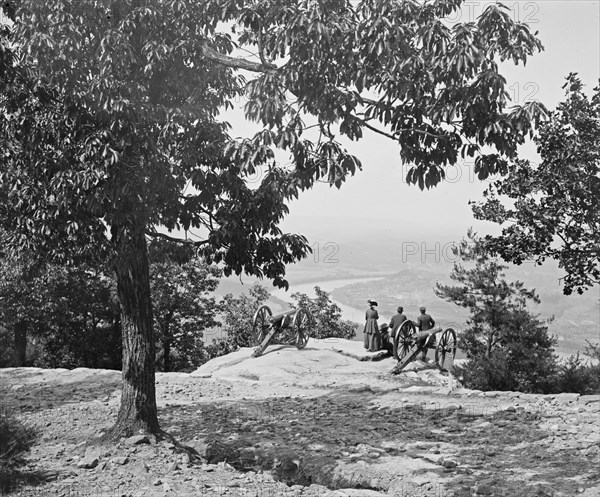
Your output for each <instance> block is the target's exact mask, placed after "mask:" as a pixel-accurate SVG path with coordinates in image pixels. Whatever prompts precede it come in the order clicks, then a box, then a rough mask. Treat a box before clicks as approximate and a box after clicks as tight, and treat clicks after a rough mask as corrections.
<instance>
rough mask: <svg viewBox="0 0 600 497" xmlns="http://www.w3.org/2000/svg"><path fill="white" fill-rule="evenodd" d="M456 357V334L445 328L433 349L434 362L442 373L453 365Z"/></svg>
mask: <svg viewBox="0 0 600 497" xmlns="http://www.w3.org/2000/svg"><path fill="white" fill-rule="evenodd" d="M455 356H456V332H455V331H454V330H453V329H452V328H446V329H445V330H444V331H443V332H442V333H441V334H440V336H439V338H438V341H437V347H436V348H435V362H436V364H437V365H438V367H439V368H440V369H441V370H442V371H446V370H447V369H448V367H452V365H453V364H454V357H455Z"/></svg>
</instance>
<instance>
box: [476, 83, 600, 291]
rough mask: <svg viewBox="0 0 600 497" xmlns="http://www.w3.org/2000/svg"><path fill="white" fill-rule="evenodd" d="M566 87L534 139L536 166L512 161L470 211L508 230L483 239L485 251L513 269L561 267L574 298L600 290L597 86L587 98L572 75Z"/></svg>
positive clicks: (599, 91)
mask: <svg viewBox="0 0 600 497" xmlns="http://www.w3.org/2000/svg"><path fill="white" fill-rule="evenodd" d="M563 88H566V99H565V101H564V102H562V103H560V104H559V105H558V108H557V109H556V111H554V112H552V114H551V119H550V120H549V121H548V122H546V123H544V124H543V125H542V126H540V130H539V134H538V135H537V136H536V137H535V142H536V144H537V146H538V152H539V155H540V161H539V163H535V162H533V161H529V160H517V161H514V162H512V163H511V164H510V167H509V172H508V174H507V176H506V177H504V178H501V179H500V180H498V181H496V182H494V183H493V184H492V185H491V186H490V187H489V188H488V189H487V191H486V192H485V195H486V197H487V198H486V199H485V201H484V202H478V203H475V204H474V205H473V210H474V213H475V217H476V218H478V219H485V220H487V221H494V222H496V223H499V224H501V225H503V228H502V234H501V235H500V236H491V235H489V236H487V237H486V242H487V248H488V250H490V251H492V252H494V253H497V254H499V255H501V256H502V257H503V258H504V259H505V260H506V261H510V262H514V263H516V264H521V263H523V262H524V261H527V260H534V261H536V262H538V263H541V262H542V261H543V260H544V259H545V258H547V257H550V258H553V259H555V260H557V261H558V264H559V267H561V268H562V269H563V270H564V271H565V276H564V280H563V283H564V287H563V289H564V293H565V294H567V295H569V294H571V293H572V292H573V290H576V291H577V292H578V293H583V292H584V291H585V290H587V289H589V288H591V287H592V286H594V285H598V284H599V283H600V87H598V88H595V90H594V91H595V93H594V94H593V95H592V98H591V99H590V98H588V96H587V95H586V94H585V93H584V91H583V85H582V83H581V81H580V80H579V78H578V77H577V75H576V74H570V75H569V76H568V77H567V82H566V83H565V86H564V87H563ZM506 200H508V202H507V201H506Z"/></svg>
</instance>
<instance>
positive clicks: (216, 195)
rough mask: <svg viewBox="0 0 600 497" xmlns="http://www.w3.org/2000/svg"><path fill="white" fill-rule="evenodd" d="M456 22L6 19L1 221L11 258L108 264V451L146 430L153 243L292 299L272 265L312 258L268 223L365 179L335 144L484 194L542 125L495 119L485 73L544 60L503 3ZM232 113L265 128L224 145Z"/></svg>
mask: <svg viewBox="0 0 600 497" xmlns="http://www.w3.org/2000/svg"><path fill="white" fill-rule="evenodd" d="M461 3H462V2H461V0H433V1H427V2H421V1H418V0H403V1H397V0H365V1H362V2H360V3H358V4H356V3H352V2H349V1H344V0H322V1H317V0H304V1H299V2H294V3H291V2H278V1H272V0H252V1H241V0H218V1H216V0H215V1H213V0H48V1H45V2H39V1H38V0H22V1H21V2H19V3H18V4H17V6H16V10H14V9H12V4H10V2H9V3H8V5H9V7H10V9H7V12H8V13H9V15H10V16H12V18H13V19H14V28H13V29H12V30H10V31H9V32H4V35H6V36H4V38H5V43H3V45H2V48H1V49H0V50H1V52H0V78H1V80H0V84H1V85H2V87H3V93H2V95H1V96H0V108H1V110H0V140H1V141H2V142H3V143H5V144H6V146H5V148H4V150H3V155H2V158H1V160H2V172H1V176H0V184H1V185H2V187H1V189H0V206H1V209H2V211H1V219H2V223H3V224H4V225H5V226H6V227H7V228H8V230H9V231H10V233H11V236H12V239H11V246H12V247H13V248H14V249H15V250H20V249H23V248H28V249H31V250H35V251H37V252H38V253H43V254H45V255H47V256H48V257H52V258H53V259H58V260H63V261H64V260H72V259H74V258H78V257H90V256H95V257H100V256H102V257H110V258H112V261H113V267H114V269H115V273H116V277H117V288H118V296H119V301H120V305H121V312H122V318H121V321H122V328H123V350H124V357H123V382H124V385H123V395H122V400H121V408H120V411H119V415H118V419H117V423H116V425H115V426H114V428H113V430H112V431H111V435H116V436H118V435H120V434H121V433H127V432H132V431H133V430H136V431H137V430H138V429H142V430H146V431H151V432H157V431H159V424H158V417H157V410H156V400H155V390H154V340H153V334H152V308H151V304H150V302H151V300H150V283H149V277H148V260H147V246H146V237H147V236H152V237H171V238H173V237H172V236H171V235H167V234H165V230H167V231H168V230H174V229H177V228H179V229H180V230H183V231H187V230H190V229H194V230H197V235H198V237H191V236H188V238H187V239H186V240H184V241H187V242H188V243H193V244H195V245H196V246H197V248H198V251H199V253H200V254H201V255H203V256H204V257H206V258H207V259H208V261H209V262H213V261H214V262H217V263H222V265H223V270H224V272H225V274H230V273H233V272H235V273H236V274H240V273H242V272H246V273H249V274H254V275H258V276H265V277H267V278H269V279H272V280H273V282H274V284H276V285H278V286H286V285H287V283H286V281H285V279H284V276H285V264H287V263H291V262H293V261H296V260H298V259H300V258H302V257H303V256H305V255H306V254H307V253H308V251H309V250H310V249H309V247H308V244H307V240H306V239H305V238H304V237H302V236H298V235H292V234H284V233H282V232H281V230H280V229H279V228H278V227H277V224H278V222H279V221H280V220H281V219H282V217H283V216H284V215H285V214H286V213H287V212H288V207H287V202H288V201H289V200H291V199H293V198H296V197H297V196H298V195H299V194H300V192H301V191H302V190H305V189H307V188H310V187H311V186H312V185H313V184H314V182H315V181H317V180H320V179H325V180H327V181H329V182H330V183H331V184H332V185H335V186H337V187H339V186H340V185H341V184H342V182H343V181H344V179H345V178H346V177H347V176H348V175H349V174H353V173H354V172H355V171H356V170H357V169H359V168H360V167H361V163H360V161H359V160H358V159H357V158H356V157H354V156H352V155H351V154H349V153H348V152H346V150H345V149H344V147H343V146H342V145H341V143H340V140H341V138H342V137H347V138H349V139H351V140H358V139H360V138H362V136H363V133H364V132H365V131H371V132H376V133H380V134H383V135H385V136H387V137H389V138H390V139H391V140H394V141H396V142H397V143H398V145H399V153H400V160H401V161H404V162H410V163H412V164H413V166H414V167H413V168H412V169H411V171H410V172H409V175H408V179H409V181H412V182H415V183H418V184H419V186H420V187H421V188H424V187H428V188H429V187H431V186H434V185H435V184H436V183H437V182H439V181H440V180H441V179H442V178H443V176H444V166H446V165H448V164H453V163H455V162H456V161H457V160H458V158H459V157H460V156H461V155H462V156H465V155H468V156H475V157H476V167H477V171H478V173H479V175H480V176H481V177H485V176H487V175H488V174H491V173H495V172H498V171H500V172H503V171H504V170H505V167H506V160H507V158H508V157H512V156H513V155H514V154H515V152H516V148H517V146H518V144H519V143H521V142H522V141H523V140H524V139H525V137H526V135H527V134H528V133H529V132H530V131H531V128H532V123H534V122H535V121H536V120H537V118H538V117H539V115H540V113H543V108H542V107H541V106H540V105H538V104H536V103H528V104H525V105H524V106H520V107H515V108H513V109H510V110H507V103H508V102H507V92H506V90H505V80H504V78H503V77H502V76H501V75H500V74H499V71H498V65H499V63H500V62H502V61H505V60H513V61H514V62H515V63H522V62H523V63H524V62H525V60H526V59H527V57H528V56H529V55H531V54H532V53H534V52H535V51H537V50H540V49H541V44H540V42H539V41H538V40H537V39H536V38H535V36H534V35H532V34H531V33H530V31H529V29H528V27H527V26H526V25H524V24H520V23H515V22H514V21H513V20H512V19H511V17H510V14H509V12H508V9H506V8H505V7H503V6H501V5H500V4H497V5H490V6H488V7H487V8H486V9H485V10H484V12H483V13H482V14H481V16H480V17H479V18H478V19H477V20H476V21H475V22H468V23H455V24H452V23H449V22H446V21H445V18H446V17H449V16H452V15H453V14H454V13H455V12H456V11H457V10H458V9H459V8H460V6H461ZM4 5H7V4H6V3H5V4H4ZM5 8H6V7H5ZM249 54H250V55H249ZM240 96H244V97H245V98H246V99H247V102H246V105H245V114H246V116H247V117H248V118H249V119H251V120H253V121H255V122H256V123H257V126H258V127H259V128H261V129H260V130H259V131H258V132H257V133H256V134H254V135H253V136H251V137H247V138H244V139H238V140H235V139H232V138H231V137H230V136H229V135H228V133H227V130H228V125H227V123H225V122H223V121H222V120H221V119H220V117H219V114H220V112H221V111H222V110H224V109H228V108H230V107H232V106H233V102H234V101H235V100H236V99H238V98H239V97H240ZM277 149H279V150H280V151H282V152H283V153H287V154H289V156H290V159H291V160H290V164H291V165H290V166H289V167H285V166H281V165H279V162H277V161H276V160H275V159H276V156H275V150H277ZM257 169H259V170H260V171H261V172H263V173H264V174H262V180H261V181H260V183H259V184H258V185H257V184H254V185H252V188H250V187H249V186H248V185H247V182H246V181H245V179H244V178H245V177H247V175H254V174H255V172H256V170H257ZM188 232H189V231H188ZM190 233H191V232H190ZM192 240H193V241H192Z"/></svg>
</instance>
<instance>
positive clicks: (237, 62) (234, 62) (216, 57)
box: [203, 42, 277, 72]
mask: <svg viewBox="0 0 600 497" xmlns="http://www.w3.org/2000/svg"><path fill="white" fill-rule="evenodd" d="M203 55H204V57H206V58H207V59H209V60H212V61H213V62H216V63H217V64H221V65H223V66H227V67H233V68H234V69H245V70H246V71H252V72H270V71H274V70H275V69H277V66H276V65H275V64H262V63H258V62H252V61H250V60H246V59H242V58H240V57H231V56H229V55H225V54H222V53H220V52H217V51H216V50H215V49H214V48H212V47H211V46H209V45H208V43H206V42H205V43H204V44H203Z"/></svg>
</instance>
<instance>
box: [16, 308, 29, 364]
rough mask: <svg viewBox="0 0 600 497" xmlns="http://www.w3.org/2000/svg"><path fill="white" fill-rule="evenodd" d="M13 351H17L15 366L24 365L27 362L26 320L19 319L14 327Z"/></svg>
mask: <svg viewBox="0 0 600 497" xmlns="http://www.w3.org/2000/svg"><path fill="white" fill-rule="evenodd" d="M13 331H14V340H15V352H16V353H17V366H18V367H24V366H26V362H27V321H25V320H24V319H20V320H19V321H17V322H16V323H15V327H14V330H13Z"/></svg>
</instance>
